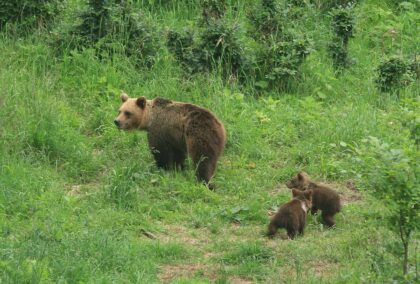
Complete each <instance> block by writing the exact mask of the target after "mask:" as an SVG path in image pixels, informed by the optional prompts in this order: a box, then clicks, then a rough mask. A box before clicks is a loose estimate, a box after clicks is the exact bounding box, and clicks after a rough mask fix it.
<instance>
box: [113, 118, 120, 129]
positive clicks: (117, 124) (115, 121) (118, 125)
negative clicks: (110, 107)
mask: <svg viewBox="0 0 420 284" xmlns="http://www.w3.org/2000/svg"><path fill="white" fill-rule="evenodd" d="M114 123H115V126H117V127H118V128H120V121H119V120H117V119H115V120H114Z"/></svg>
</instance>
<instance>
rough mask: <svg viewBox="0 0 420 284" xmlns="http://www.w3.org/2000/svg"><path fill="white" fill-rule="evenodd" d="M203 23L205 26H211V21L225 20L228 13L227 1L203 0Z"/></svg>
mask: <svg viewBox="0 0 420 284" xmlns="http://www.w3.org/2000/svg"><path fill="white" fill-rule="evenodd" d="M201 7H202V10H203V12H202V14H201V17H202V21H203V23H202V24H203V25H206V24H209V23H210V22H211V21H214V20H218V19H221V18H223V16H224V15H225V12H226V8H227V5H226V1H225V0H202V1H201Z"/></svg>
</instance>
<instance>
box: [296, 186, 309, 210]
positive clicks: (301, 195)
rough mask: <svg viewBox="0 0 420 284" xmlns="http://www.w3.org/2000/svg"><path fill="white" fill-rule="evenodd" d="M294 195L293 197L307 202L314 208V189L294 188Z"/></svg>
mask: <svg viewBox="0 0 420 284" xmlns="http://www.w3.org/2000/svg"><path fill="white" fill-rule="evenodd" d="M292 195H293V198H296V199H299V200H301V201H303V202H305V205H306V207H307V208H312V190H305V191H301V190H298V189H292Z"/></svg>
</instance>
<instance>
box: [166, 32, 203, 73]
mask: <svg viewBox="0 0 420 284" xmlns="http://www.w3.org/2000/svg"><path fill="white" fill-rule="evenodd" d="M166 45H167V46H168V49H169V51H170V52H171V53H172V54H173V55H174V56H175V58H176V60H177V61H178V62H179V64H180V65H181V66H182V68H183V69H184V70H185V71H186V72H187V73H188V74H194V73H198V72H205V71H208V66H207V62H205V59H204V53H203V51H202V50H201V49H200V48H199V47H198V45H197V43H196V41H195V40H194V34H193V32H192V31H189V30H185V31H184V32H183V33H179V32H176V31H169V32H168V35H167V40H166Z"/></svg>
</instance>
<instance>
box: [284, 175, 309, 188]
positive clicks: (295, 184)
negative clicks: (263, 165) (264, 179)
mask: <svg viewBox="0 0 420 284" xmlns="http://www.w3.org/2000/svg"><path fill="white" fill-rule="evenodd" d="M308 184H309V176H308V174H307V173H305V172H300V173H298V174H297V175H296V176H295V177H293V178H292V179H291V180H290V181H289V182H287V183H286V186H287V187H288V188H297V189H300V190H304V189H305V188H306V186H307V185H308Z"/></svg>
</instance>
